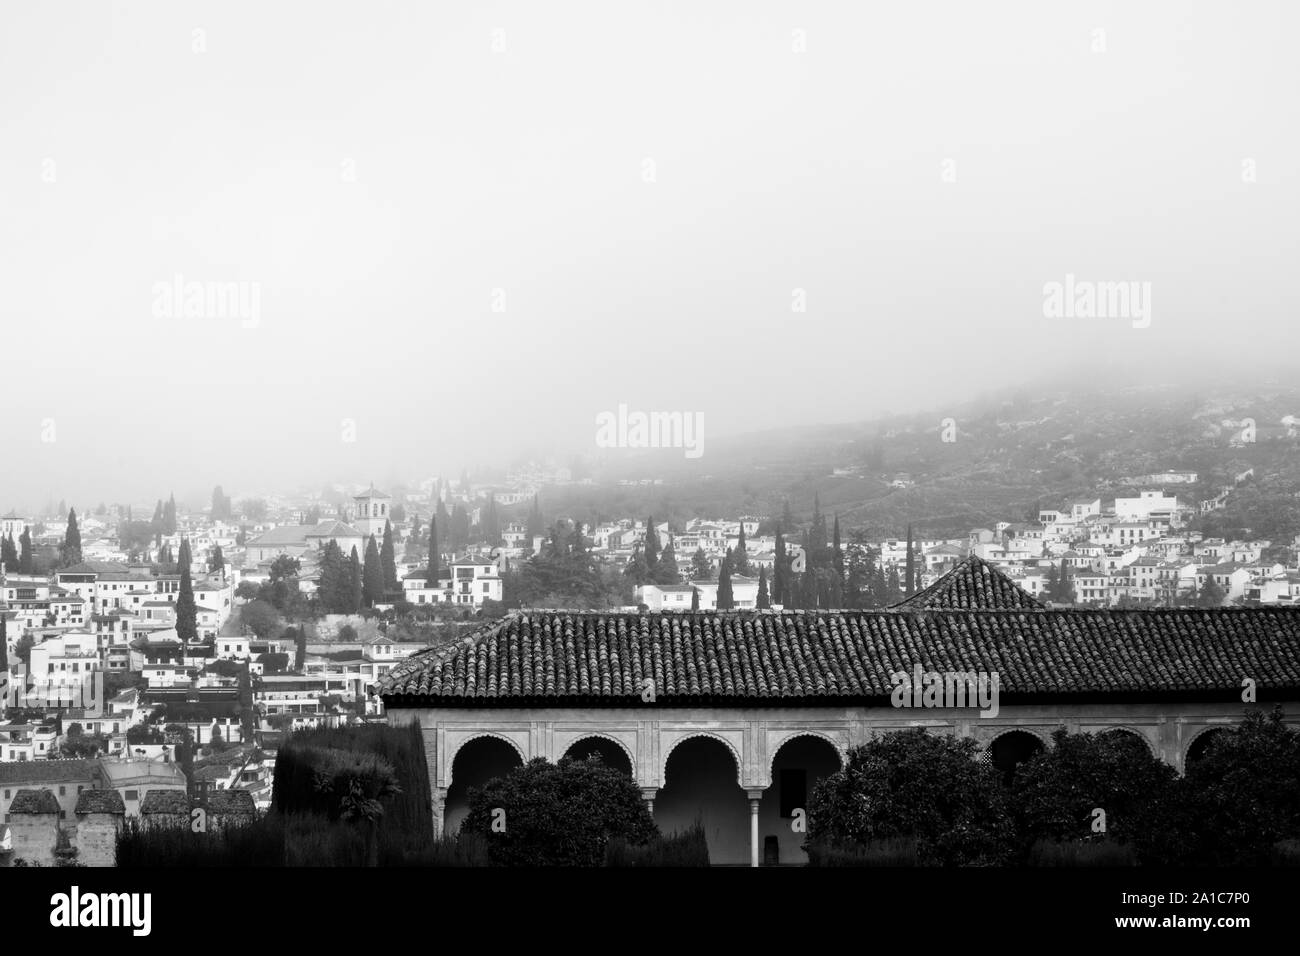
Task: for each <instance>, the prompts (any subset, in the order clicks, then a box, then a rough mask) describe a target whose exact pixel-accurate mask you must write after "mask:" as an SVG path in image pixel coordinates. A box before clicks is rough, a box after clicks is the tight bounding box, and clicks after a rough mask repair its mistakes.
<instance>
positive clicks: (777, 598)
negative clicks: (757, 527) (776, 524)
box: [772, 503, 789, 607]
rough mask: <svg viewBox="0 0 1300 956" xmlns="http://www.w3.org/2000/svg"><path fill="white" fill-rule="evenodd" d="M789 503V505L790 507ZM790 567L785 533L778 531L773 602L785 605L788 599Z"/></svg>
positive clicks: (774, 563) (773, 573)
mask: <svg viewBox="0 0 1300 956" xmlns="http://www.w3.org/2000/svg"><path fill="white" fill-rule="evenodd" d="M788 506H789V505H788V503H787V507H788ZM788 573H789V568H788V567H787V566H786V557H785V534H784V533H783V532H782V531H778V532H777V533H776V560H775V561H774V562H773V563H772V603H773V604H780V605H782V606H783V607H784V606H785V600H786V593H785V589H786V575H787V574H788Z"/></svg>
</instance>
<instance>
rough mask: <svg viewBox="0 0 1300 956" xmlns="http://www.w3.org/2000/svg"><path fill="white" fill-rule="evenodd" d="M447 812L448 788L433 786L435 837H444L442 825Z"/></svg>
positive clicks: (436, 838)
mask: <svg viewBox="0 0 1300 956" xmlns="http://www.w3.org/2000/svg"><path fill="white" fill-rule="evenodd" d="M446 813H447V788H446V787H434V788H433V838H434V839H435V840H440V839H442V825H443V822H444V821H445V820H446Z"/></svg>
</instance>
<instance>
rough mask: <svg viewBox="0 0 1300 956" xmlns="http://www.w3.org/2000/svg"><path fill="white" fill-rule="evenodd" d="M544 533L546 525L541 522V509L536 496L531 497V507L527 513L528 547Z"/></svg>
mask: <svg viewBox="0 0 1300 956" xmlns="http://www.w3.org/2000/svg"><path fill="white" fill-rule="evenodd" d="M545 533H546V525H545V523H544V522H543V521H542V507H541V505H540V504H539V503H538V501H537V495H533V507H532V510H531V511H529V512H528V547H530V548H531V547H532V546H533V539H534V538H536V537H537V536H538V535H542V534H545Z"/></svg>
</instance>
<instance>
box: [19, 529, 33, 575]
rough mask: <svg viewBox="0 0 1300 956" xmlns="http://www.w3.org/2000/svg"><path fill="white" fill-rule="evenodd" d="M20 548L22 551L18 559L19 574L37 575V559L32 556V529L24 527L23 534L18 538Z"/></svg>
mask: <svg viewBox="0 0 1300 956" xmlns="http://www.w3.org/2000/svg"><path fill="white" fill-rule="evenodd" d="M18 546H19V547H20V548H21V549H22V552H21V554H20V555H19V557H18V573H19V574H35V573H36V559H35V557H33V556H32V529H31V528H29V527H27V526H26V525H23V533H22V534H21V535H19V536H18Z"/></svg>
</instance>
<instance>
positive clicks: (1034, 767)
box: [1011, 729, 1178, 850]
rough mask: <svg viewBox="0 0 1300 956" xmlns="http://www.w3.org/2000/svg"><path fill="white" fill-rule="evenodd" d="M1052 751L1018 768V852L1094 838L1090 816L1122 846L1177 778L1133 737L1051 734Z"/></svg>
mask: <svg viewBox="0 0 1300 956" xmlns="http://www.w3.org/2000/svg"><path fill="white" fill-rule="evenodd" d="M1052 740H1053V741H1054V746H1053V747H1051V748H1048V749H1046V750H1042V751H1039V752H1038V753H1037V754H1035V755H1034V756H1033V757H1031V758H1030V759H1029V760H1028V761H1026V762H1025V763H1023V764H1021V765H1020V767H1018V768H1017V770H1016V775H1015V777H1014V779H1013V781H1012V797H1011V804H1012V812H1013V814H1014V815H1015V818H1016V823H1017V828H1018V830H1019V833H1020V837H1021V841H1022V846H1023V847H1024V848H1025V849H1026V850H1028V848H1029V847H1030V845H1032V844H1035V843H1037V842H1040V841H1043V842H1048V843H1056V842H1065V843H1070V844H1073V843H1074V842H1075V841H1079V840H1091V838H1092V832H1093V831H1092V826H1093V811H1094V810H1095V809H1097V808H1101V809H1102V810H1104V811H1105V813H1106V835H1107V837H1109V838H1110V839H1112V840H1119V841H1120V842H1124V841H1126V840H1128V839H1129V838H1130V836H1131V835H1132V834H1133V833H1135V832H1137V831H1140V830H1144V829H1146V828H1148V827H1149V826H1150V825H1151V823H1152V821H1153V818H1154V817H1155V816H1156V815H1158V813H1159V805H1160V803H1161V801H1162V800H1163V799H1164V798H1165V797H1166V796H1167V795H1168V794H1169V792H1170V789H1171V788H1172V786H1173V783H1174V781H1175V780H1176V779H1177V777H1178V774H1177V773H1176V772H1175V771H1174V768H1173V767H1171V766H1169V765H1168V764H1166V763H1164V762H1163V761H1162V760H1160V759H1159V758H1157V757H1156V756H1154V755H1153V754H1152V753H1151V751H1150V750H1148V749H1147V747H1146V746H1145V745H1144V744H1143V743H1142V741H1140V740H1138V739H1137V738H1136V737H1134V736H1133V735H1132V734H1127V733H1107V734H1100V735H1097V736H1094V735H1092V734H1070V733H1066V731H1065V730H1064V729H1062V730H1058V731H1056V733H1054V734H1053V735H1052Z"/></svg>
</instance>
